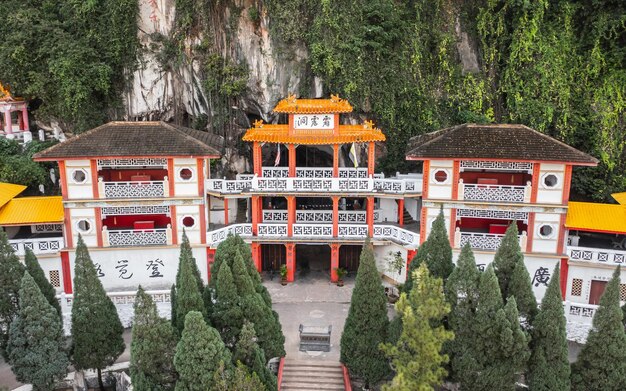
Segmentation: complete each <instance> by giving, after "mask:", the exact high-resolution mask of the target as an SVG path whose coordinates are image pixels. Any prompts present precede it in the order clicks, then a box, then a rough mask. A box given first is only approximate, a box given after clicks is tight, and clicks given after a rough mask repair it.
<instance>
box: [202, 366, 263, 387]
mask: <svg viewBox="0 0 626 391" xmlns="http://www.w3.org/2000/svg"><path fill="white" fill-rule="evenodd" d="M266 390H267V391H271V389H268V388H266V387H265V385H264V384H263V382H262V381H261V379H259V377H258V376H257V374H256V373H254V372H251V371H249V370H248V368H247V367H246V366H245V365H243V364H242V363H241V362H238V363H237V366H236V367H235V369H234V370H233V371H230V372H229V371H227V370H226V368H225V365H224V363H220V366H219V368H218V370H217V371H216V372H215V376H214V377H213V388H212V389H211V391H266Z"/></svg>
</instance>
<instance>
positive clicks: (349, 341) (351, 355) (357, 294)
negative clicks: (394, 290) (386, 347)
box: [340, 239, 389, 386]
mask: <svg viewBox="0 0 626 391" xmlns="http://www.w3.org/2000/svg"><path fill="white" fill-rule="evenodd" d="M388 327H389V318H388V317H387V298H386V297H385V290H384V288H383V286H382V282H381V279H380V274H379V273H378V269H377V268H376V261H375V259H374V250H373V249H372V247H371V244H370V241H369V239H367V240H366V242H365V244H364V245H363V250H362V251H361V256H360V258H359V269H358V271H357V274H356V282H355V285H354V290H353V291H352V299H351V301H350V310H349V312H348V317H347V319H346V323H345V325H344V328H343V333H342V334H341V358H340V361H341V362H342V363H344V364H345V365H346V366H347V367H348V369H349V370H350V372H351V373H352V374H353V375H356V376H358V377H360V378H362V379H363V380H364V381H365V385H366V386H369V385H372V384H374V383H376V382H377V381H379V380H381V379H382V378H383V377H385V376H386V375H387V374H388V372H389V365H388V363H387V360H386V359H385V356H384V354H383V352H382V351H381V350H380V349H379V346H380V344H381V343H384V342H387V330H388Z"/></svg>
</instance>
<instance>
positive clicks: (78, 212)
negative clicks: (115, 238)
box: [69, 208, 98, 247]
mask: <svg viewBox="0 0 626 391" xmlns="http://www.w3.org/2000/svg"><path fill="white" fill-rule="evenodd" d="M69 213H70V224H71V225H72V238H73V243H74V246H75V245H76V243H78V234H79V233H80V234H81V235H82V237H83V240H84V241H85V244H86V245H87V246H88V247H92V246H93V247H95V246H97V245H98V237H97V232H96V211H95V209H94V208H72V209H71V210H70V212H69ZM81 220H86V221H87V222H88V223H89V229H88V230H87V231H81V230H79V222H80V221H81Z"/></svg>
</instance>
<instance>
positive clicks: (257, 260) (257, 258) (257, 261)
mask: <svg viewBox="0 0 626 391" xmlns="http://www.w3.org/2000/svg"><path fill="white" fill-rule="evenodd" d="M250 249H251V250H252V261H253V262H254V266H255V267H256V270H257V271H258V272H259V273H260V272H261V268H262V261H263V259H262V258H261V244H260V243H252V244H250Z"/></svg>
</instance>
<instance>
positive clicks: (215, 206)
mask: <svg viewBox="0 0 626 391" xmlns="http://www.w3.org/2000/svg"><path fill="white" fill-rule="evenodd" d="M208 197H209V199H210V204H211V209H210V210H209V217H210V218H209V222H210V223H211V224H224V199H222V198H217V197H213V196H208ZM236 218H237V199H236V198H229V199H228V222H229V223H230V224H232V223H234V222H235V219H236Z"/></svg>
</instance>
